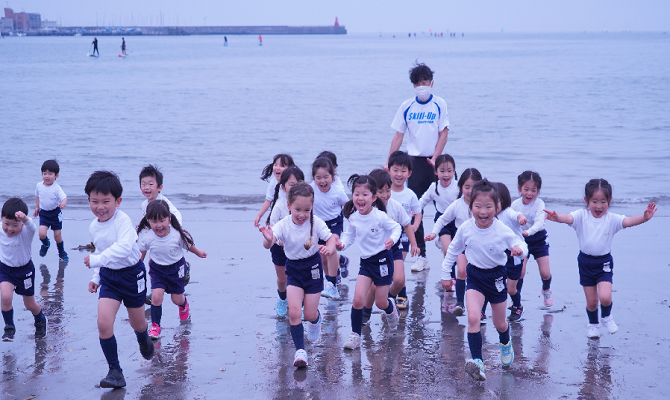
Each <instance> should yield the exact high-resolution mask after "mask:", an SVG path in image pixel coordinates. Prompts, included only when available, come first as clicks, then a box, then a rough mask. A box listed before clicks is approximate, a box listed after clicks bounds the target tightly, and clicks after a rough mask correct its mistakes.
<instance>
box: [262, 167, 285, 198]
mask: <svg viewBox="0 0 670 400" xmlns="http://www.w3.org/2000/svg"><path fill="white" fill-rule="evenodd" d="M278 183H279V182H278V181H277V178H275V176H274V174H273V175H271V176H270V180H269V181H268V189H267V190H266V191H265V200H267V201H272V200H274V198H275V188H276V187H277V184H278ZM278 199H284V200H285V199H286V193H285V192H284V191H283V190H281V187H280V188H279V196H278ZM277 201H279V200H277Z"/></svg>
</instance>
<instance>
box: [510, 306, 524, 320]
mask: <svg viewBox="0 0 670 400" xmlns="http://www.w3.org/2000/svg"><path fill="white" fill-rule="evenodd" d="M521 315H523V306H521V307H514V306H512V308H510V312H509V317H507V320H508V321H512V322H517V321H519V320H520V319H521Z"/></svg>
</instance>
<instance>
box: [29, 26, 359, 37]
mask: <svg viewBox="0 0 670 400" xmlns="http://www.w3.org/2000/svg"><path fill="white" fill-rule="evenodd" d="M75 34H81V35H82V36H94V35H95V36H121V35H125V36H132V35H346V34H347V29H346V28H345V27H344V26H134V27H99V26H71V27H62V28H57V29H55V30H52V31H38V32H29V33H28V35H30V36H33V35H36V36H69V35H75Z"/></svg>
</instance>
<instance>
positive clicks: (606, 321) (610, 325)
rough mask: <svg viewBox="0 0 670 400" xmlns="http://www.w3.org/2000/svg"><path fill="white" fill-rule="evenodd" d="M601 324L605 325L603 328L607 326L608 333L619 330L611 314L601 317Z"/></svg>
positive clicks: (611, 333)
mask: <svg viewBox="0 0 670 400" xmlns="http://www.w3.org/2000/svg"><path fill="white" fill-rule="evenodd" d="M602 324H603V325H605V328H607V332H609V334H610V335H613V334H615V333H616V332H617V331H618V330H619V327H618V326H616V324H615V323H614V319H613V318H612V316H611V315H610V316H607V317H603V319H602Z"/></svg>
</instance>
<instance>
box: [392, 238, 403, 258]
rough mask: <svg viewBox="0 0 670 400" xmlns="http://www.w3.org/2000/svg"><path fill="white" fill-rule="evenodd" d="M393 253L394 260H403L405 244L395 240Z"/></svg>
mask: <svg viewBox="0 0 670 400" xmlns="http://www.w3.org/2000/svg"><path fill="white" fill-rule="evenodd" d="M390 251H391V254H393V261H396V260H402V259H403V258H402V252H403V246H402V243H400V240H398V241H397V242H395V244H394V245H393V247H391V250H390Z"/></svg>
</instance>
